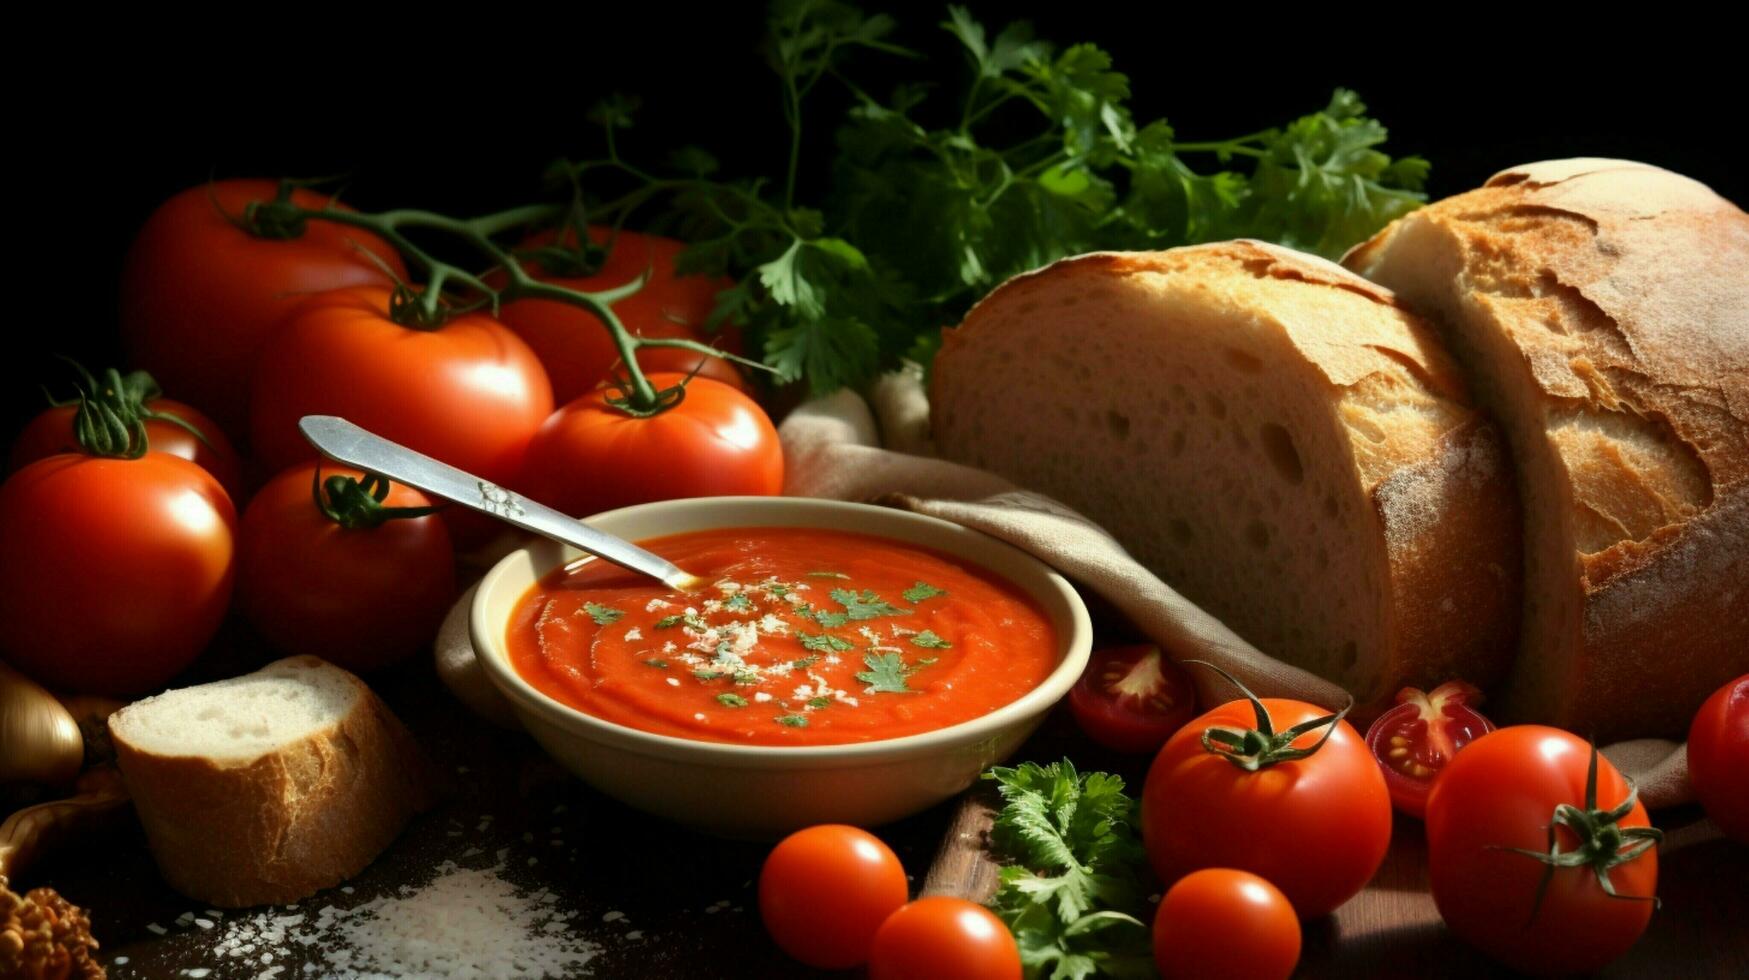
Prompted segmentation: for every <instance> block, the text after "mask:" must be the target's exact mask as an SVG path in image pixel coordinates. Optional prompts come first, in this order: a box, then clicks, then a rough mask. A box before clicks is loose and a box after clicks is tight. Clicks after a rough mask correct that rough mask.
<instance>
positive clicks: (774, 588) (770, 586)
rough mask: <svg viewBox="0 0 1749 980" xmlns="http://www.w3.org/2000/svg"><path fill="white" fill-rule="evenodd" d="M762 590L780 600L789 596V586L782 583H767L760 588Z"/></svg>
mask: <svg viewBox="0 0 1749 980" xmlns="http://www.w3.org/2000/svg"><path fill="white" fill-rule="evenodd" d="M760 588H762V589H764V590H765V591H766V592H767V593H769V594H771V595H774V596H776V597H777V598H779V599H781V598H783V597H784V596H786V595H789V586H787V585H785V584H783V583H782V582H767V583H766V584H764V585H762V586H760Z"/></svg>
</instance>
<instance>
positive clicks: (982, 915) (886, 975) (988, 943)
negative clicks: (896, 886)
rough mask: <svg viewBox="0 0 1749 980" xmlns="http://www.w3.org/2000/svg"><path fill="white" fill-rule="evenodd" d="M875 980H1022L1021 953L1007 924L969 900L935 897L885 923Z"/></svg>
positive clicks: (872, 967) (874, 962)
mask: <svg viewBox="0 0 1749 980" xmlns="http://www.w3.org/2000/svg"><path fill="white" fill-rule="evenodd" d="M868 978H869V980H1020V947H1019V946H1017V945H1015V942H1014V937H1013V936H1012V935H1010V934H1009V932H1008V927H1007V926H1005V925H1003V924H1002V920H1001V919H998V918H996V916H994V915H992V914H991V912H990V910H989V909H987V908H985V907H983V906H982V905H978V904H976V903H973V902H968V901H966V900H965V899H963V898H949V897H947V896H945V895H934V896H931V897H929V898H920V899H918V900H917V901H915V902H912V903H911V904H909V905H907V906H905V907H904V908H902V909H899V910H898V911H897V912H894V913H893V914H892V915H890V916H888V917H887V921H885V922H883V923H881V928H880V931H879V932H877V933H875V937H874V946H873V947H872V948H871V949H870V950H869V954H868Z"/></svg>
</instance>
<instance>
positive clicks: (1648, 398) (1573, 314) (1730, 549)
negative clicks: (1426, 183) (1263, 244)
mask: <svg viewBox="0 0 1749 980" xmlns="http://www.w3.org/2000/svg"><path fill="white" fill-rule="evenodd" d="M1411 243H1412V244H1411ZM1344 263H1345V264H1347V265H1348V266H1349V267H1351V268H1353V269H1355V270H1357V271H1360V272H1362V273H1365V274H1367V275H1369V276H1373V277H1375V278H1377V279H1379V281H1381V282H1383V283H1384V284H1386V285H1388V286H1391V287H1393V288H1395V289H1397V290H1398V291H1399V292H1400V293H1401V294H1402V295H1403V296H1404V297H1405V299H1406V300H1407V301H1410V302H1412V303H1414V304H1416V305H1417V308H1418V309H1421V311H1422V312H1424V313H1425V314H1427V315H1429V316H1433V317H1436V318H1439V319H1444V320H1446V321H1447V322H1445V323H1444V324H1443V326H1444V327H1445V329H1446V330H1447V331H1449V332H1452V333H1462V332H1463V331H1464V330H1466V329H1472V328H1470V327H1466V325H1465V324H1464V323H1461V322H1456V321H1459V320H1463V319H1464V318H1465V316H1466V313H1464V312H1461V311H1469V313H1468V316H1471V317H1476V318H1488V319H1491V320H1492V321H1493V322H1495V323H1497V324H1499V325H1501V326H1499V327H1498V328H1497V330H1498V331H1499V332H1500V333H1501V334H1503V335H1504V336H1505V338H1506V340H1507V341H1509V342H1510V343H1511V344H1513V345H1515V346H1516V348H1517V351H1518V354H1519V355H1520V356H1521V358H1522V361H1523V363H1524V364H1525V365H1526V367H1527V369H1528V370H1527V372H1526V373H1525V375H1524V376H1525V377H1527V378H1529V379H1530V382H1529V384H1530V386H1532V387H1533V388H1534V390H1532V391H1528V392H1525V391H1516V390H1515V391H1511V392H1508V393H1506V394H1505V395H1504V396H1502V397H1504V398H1505V399H1507V400H1512V399H1523V400H1524V401H1525V403H1526V404H1529V405H1532V406H1534V407H1533V408H1532V409H1530V410H1531V411H1539V412H1541V413H1542V416H1541V417H1542V428H1543V431H1544V433H1546V439H1547V442H1548V444H1549V446H1551V447H1552V448H1553V450H1554V452H1555V453H1556V454H1558V457H1559V461H1560V466H1559V467H1558V468H1557V470H1556V471H1557V472H1558V473H1560V474H1561V478H1562V479H1564V480H1565V481H1566V483H1567V486H1565V487H1561V488H1558V490H1559V492H1558V493H1555V498H1556V499H1559V500H1562V501H1564V502H1566V503H1568V504H1569V505H1570V525H1567V527H1566V529H1565V531H1564V533H1566V534H1567V535H1568V538H1569V539H1570V540H1571V541H1572V544H1573V547H1572V551H1571V553H1572V555H1573V562H1572V565H1571V568H1572V569H1573V572H1568V571H1567V569H1566V568H1558V569H1556V570H1555V572H1554V573H1553V574H1563V575H1564V574H1574V573H1576V576H1577V582H1575V583H1573V584H1572V585H1571V586H1569V587H1570V588H1573V589H1575V590H1576V594H1577V595H1578V596H1579V598H1578V600H1577V601H1578V603H1579V605H1580V610H1579V615H1578V616H1577V621H1576V622H1574V623H1573V624H1572V625H1571V627H1570V628H1569V629H1577V630H1578V631H1579V632H1580V633H1581V637H1580V639H1579V641H1578V642H1576V643H1572V644H1570V645H1568V646H1564V647H1560V648H1553V649H1526V650H1525V651H1524V652H1523V654H1522V655H1521V657H1520V663H1519V666H1518V669H1517V670H1516V671H1515V679H1514V681H1513V683H1512V685H1511V687H1510V689H1509V692H1508V695H1509V696H1508V700H1507V702H1506V712H1507V714H1508V716H1509V717H1516V718H1519V719H1523V720H1536V721H1542V722H1548V723H1551V724H1557V725H1562V726H1565V727H1568V728H1571V729H1573V730H1575V731H1578V732H1581V733H1583V734H1586V735H1594V736H1596V737H1598V738H1603V739H1612V738H1618V737H1635V736H1651V735H1662V736H1679V735H1680V734H1681V733H1682V732H1684V731H1685V730H1686V728H1687V724H1688V721H1689V719H1690V717H1691V716H1692V713H1693V711H1694V710H1695V708H1696V707H1697V706H1698V705H1699V704H1700V702H1701V701H1702V700H1704V699H1705V697H1706V696H1707V695H1708V694H1709V693H1710V692H1711V691H1712V690H1713V689H1715V688H1716V687H1717V686H1718V685H1719V684H1722V683H1723V682H1724V681H1726V680H1728V679H1729V678H1731V677H1733V676H1736V675H1738V674H1741V673H1743V672H1744V671H1746V670H1749V215H1745V214H1744V212H1743V211H1741V210H1739V209H1738V208H1737V207H1735V206H1734V205H1732V204H1731V203H1730V202H1729V201H1726V200H1724V199H1723V198H1721V197H1719V196H1718V195H1716V194H1714V193H1713V192H1712V191H1711V190H1709V189H1708V188H1706V187H1705V186H1704V185H1702V184H1700V183H1697V182H1695V181H1693V180H1690V179H1689V178H1687V177H1683V176H1680V175H1678V174H1673V173H1670V172H1669V171H1666V170H1662V169H1659V168H1657V167H1652V166H1648V165H1646V164H1641V163H1634V162H1630V161H1621V160H1602V159H1577V160H1556V161H1547V162H1543V163H1534V164H1529V165H1526V166H1522V167H1514V168H1512V169H1510V170H1506V171H1503V172H1501V173H1499V174H1497V175H1495V176H1494V177H1493V178H1492V179H1490V180H1489V181H1488V182H1487V184H1486V185H1484V186H1483V187H1482V188H1480V189H1478V190H1475V191H1472V192H1470V193H1467V194H1461V195H1458V196H1456V197H1452V198H1448V199H1446V200H1443V201H1440V202H1438V203H1436V204H1434V205H1431V206H1429V207H1427V208H1423V209H1421V210H1419V211H1417V212H1414V213H1413V214H1411V215H1408V216H1406V217H1404V218H1402V219H1399V221H1397V222H1396V223H1394V224H1393V225H1391V226H1390V227H1389V228H1387V229H1385V230H1384V231H1383V232H1381V233H1380V234H1379V235H1377V236H1375V237H1374V238H1373V239H1372V240H1370V241H1368V242H1366V243H1363V244H1362V245H1360V246H1358V247H1356V249H1355V250H1354V251H1352V252H1351V253H1350V254H1349V255H1348V256H1347V257H1346V258H1345V259H1344ZM1473 329H1476V330H1481V329H1483V328H1481V327H1473ZM1474 343H1476V341H1475V340H1474V339H1473V338H1464V337H1453V345H1452V346H1453V348H1454V350H1457V351H1459V352H1460V353H1461V352H1463V351H1464V349H1465V347H1466V344H1469V345H1472V346H1473V345H1474ZM1467 367H1469V368H1470V369H1471V370H1473V371H1474V370H1480V369H1481V367H1480V365H1477V364H1470V365H1467ZM1500 383H1503V384H1515V383H1516V382H1514V381H1501V382H1500ZM1491 407H1498V406H1491ZM1506 417H1507V415H1506V414H1505V412H1504V411H1503V412H1502V418H1503V419H1505V418H1506ZM1512 429H1513V427H1512V426H1508V430H1509V431H1512ZM1516 438H1518V439H1519V440H1520V442H1523V441H1524V440H1525V437H1524V435H1523V434H1522V433H1521V434H1519V435H1518V436H1517V437H1516ZM1514 451H1515V453H1516V454H1518V456H1519V461H1520V463H1521V472H1524V473H1526V474H1528V473H1530V472H1531V470H1530V468H1529V466H1528V465H1527V460H1526V458H1525V456H1524V454H1525V453H1526V452H1527V451H1546V450H1544V448H1543V447H1542V446H1526V445H1522V444H1521V445H1515V446H1514ZM1551 493H1554V491H1551ZM1528 499H1529V496H1528V491H1527V500H1528ZM1527 516H1528V519H1530V520H1533V521H1537V520H1542V521H1548V520H1549V519H1550V518H1549V517H1548V515H1547V514H1546V513H1545V514H1544V515H1542V516H1541V517H1539V515H1538V514H1536V513H1532V512H1529V511H1527ZM1527 587H1528V588H1529V589H1531V590H1536V589H1538V587H1539V583H1537V582H1527ZM1526 639H1527V641H1528V642H1533V643H1534V642H1535V640H1534V638H1533V636H1532V633H1531V632H1529V631H1527V633H1526ZM1544 646H1552V644H1546V643H1545V644H1544Z"/></svg>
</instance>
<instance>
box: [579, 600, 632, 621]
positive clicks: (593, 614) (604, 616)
mask: <svg viewBox="0 0 1749 980" xmlns="http://www.w3.org/2000/svg"><path fill="white" fill-rule="evenodd" d="M583 611H584V612H586V613H588V614H589V618H590V619H593V620H595V625H597V626H606V625H608V624H610V623H617V622H619V620H620V617H621V616H624V615H625V612H624V611H623V610H619V609H615V608H613V607H612V606H604V605H602V604H600V603H598V602H585V603H584V604H583Z"/></svg>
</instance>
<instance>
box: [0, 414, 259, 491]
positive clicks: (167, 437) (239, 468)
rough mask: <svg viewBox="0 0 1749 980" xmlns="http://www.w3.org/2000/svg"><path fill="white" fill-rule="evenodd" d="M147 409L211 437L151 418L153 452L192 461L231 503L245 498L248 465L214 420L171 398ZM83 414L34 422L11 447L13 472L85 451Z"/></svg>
mask: <svg viewBox="0 0 1749 980" xmlns="http://www.w3.org/2000/svg"><path fill="white" fill-rule="evenodd" d="M146 407H147V408H149V409H151V410H152V411H154V412H157V413H159V414H162V415H174V416H176V417H177V418H179V419H181V420H182V421H184V422H187V423H188V424H189V425H192V426H194V427H195V429H197V430H198V431H199V432H200V434H201V435H202V436H205V437H206V441H205V442H202V441H201V440H200V439H197V438H195V435H194V433H192V432H189V431H188V430H187V429H185V428H183V427H182V426H180V425H177V424H176V423H174V422H167V421H164V420H161V419H147V420H146V422H145V425H146V441H147V443H148V445H149V447H150V450H151V451H152V452H155V453H168V454H169V455H171V456H180V457H182V458H183V459H186V460H188V461H189V462H191V463H193V464H194V465H196V466H198V467H200V468H201V469H203V470H206V471H207V472H208V473H211V474H212V475H213V478H214V479H216V480H218V481H219V485H220V486H222V487H224V488H225V493H226V494H228V495H229V496H230V498H231V499H232V500H238V499H240V498H241V495H242V492H243V465H242V463H241V462H240V461H239V460H238V458H237V451H236V450H235V449H233V448H231V440H229V439H227V438H225V434H224V432H222V431H220V429H219V427H218V426H217V425H216V424H214V423H213V420H212V419H209V418H207V417H206V416H205V415H202V414H201V413H200V412H198V411H196V410H195V409H194V408H192V407H190V406H188V405H184V404H182V403H181V402H178V401H171V400H170V399H168V398H152V399H148V400H147V401H146ZM78 410H79V408H78V406H77V405H60V406H57V407H54V408H51V409H49V410H48V411H46V412H43V413H42V414H41V415H38V416H37V417H36V418H34V419H31V420H30V424H29V425H26V426H25V427H24V431H23V432H22V433H20V434H19V436H18V441H17V442H16V443H13V445H12V468H13V469H15V470H16V469H19V468H22V467H23V466H24V465H25V464H26V463H34V462H36V461H37V460H39V459H46V458H47V457H49V456H56V455H59V454H61V453H77V452H80V451H81V450H80V448H79V442H78V440H77V439H75V438H74V437H73V414H74V413H75V412H77V411H78Z"/></svg>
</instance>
